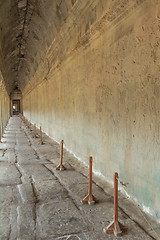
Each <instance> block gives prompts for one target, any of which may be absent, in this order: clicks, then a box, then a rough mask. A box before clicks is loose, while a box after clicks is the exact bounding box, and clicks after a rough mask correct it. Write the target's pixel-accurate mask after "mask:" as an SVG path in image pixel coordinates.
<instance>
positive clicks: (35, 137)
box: [34, 124, 37, 138]
mask: <svg viewBox="0 0 160 240" xmlns="http://www.w3.org/2000/svg"><path fill="white" fill-rule="evenodd" d="M36 137H37V136H36V124H34V138H36Z"/></svg>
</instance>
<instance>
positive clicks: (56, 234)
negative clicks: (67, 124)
mask: <svg viewBox="0 0 160 240" xmlns="http://www.w3.org/2000/svg"><path fill="white" fill-rule="evenodd" d="M43 141H44V143H45V144H44V145H40V144H39V138H33V132H31V131H30V130H29V129H28V128H26V126H25V125H24V123H23V122H22V120H21V119H20V118H19V117H12V118H10V120H9V123H8V125H7V127H6V129H5V133H4V136H3V138H2V143H0V240H6V239H10V240H16V239H18V240H35V239H37V240H51V239H52V240H53V239H55V240H56V239H57V240H58V239H61V240H64V239H65V240H71V239H72V240H76V239H77V240H78V239H81V240H86V239H90V240H101V239H108V240H111V239H119V240H121V239H124V240H134V239H143V240H149V239H158V238H157V235H156V234H155V232H154V231H152V230H151V228H150V226H149V225H148V224H147V223H146V222H145V221H144V219H143V217H142V215H141V214H140V212H139V211H138V210H137V208H136V207H135V205H134V204H133V203H131V202H130V201H129V200H128V199H126V198H125V197H124V196H123V195H122V194H120V197H119V205H120V208H119V219H120V221H121V222H122V223H123V224H124V225H125V226H126V227H127V228H128V231H127V233H125V234H124V235H123V236H121V237H118V238H116V237H114V236H113V234H105V233H103V228H104V227H106V226H107V225H108V224H109V223H110V221H111V220H112V218H113V189H112V188H111V187H110V186H109V185H108V184H107V183H106V182H104V181H103V180H101V179H99V178H98V177H97V176H94V178H93V191H94V195H95V196H96V197H97V198H98V200H99V203H97V204H95V205H92V206H89V205H86V204H82V203H81V199H82V198H83V197H84V196H85V195H86V194H87V191H88V169H87V168H86V167H85V166H83V165H82V164H81V163H80V162H78V161H77V160H76V159H75V158H74V157H73V156H72V155H71V154H70V153H68V152H67V151H64V161H65V166H66V167H67V170H66V171H63V172H60V171H56V170H55V167H56V166H57V165H58V162H59V157H60V154H59V149H60V146H59V145H58V144H57V143H55V142H54V141H53V140H51V139H50V138H49V137H47V136H46V135H43ZM146 217H147V218H148V216H146ZM148 220H149V221H150V222H151V225H152V226H153V227H154V229H155V230H156V231H157V233H160V231H159V229H160V228H159V225H158V224H156V223H155V222H153V221H152V220H151V219H148ZM158 231H159V232H158Z"/></svg>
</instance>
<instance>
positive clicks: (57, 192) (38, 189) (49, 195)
mask: <svg viewBox="0 0 160 240" xmlns="http://www.w3.org/2000/svg"><path fill="white" fill-rule="evenodd" d="M34 186H35V194H36V196H37V200H38V201H39V202H43V203H44V202H63V201H65V200H66V199H67V198H69V196H68V192H67V191H66V189H65V188H64V187H63V186H62V185H61V184H60V183H59V181H57V180H49V181H48V180H46V181H40V182H35V184H34Z"/></svg>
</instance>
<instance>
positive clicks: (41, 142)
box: [40, 126, 43, 145]
mask: <svg viewBox="0 0 160 240" xmlns="http://www.w3.org/2000/svg"><path fill="white" fill-rule="evenodd" d="M40 144H41V145H42V144H43V141H42V127H41V126H40Z"/></svg>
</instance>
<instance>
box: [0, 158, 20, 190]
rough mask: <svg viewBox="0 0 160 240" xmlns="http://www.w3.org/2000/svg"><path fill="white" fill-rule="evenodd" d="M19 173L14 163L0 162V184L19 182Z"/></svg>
mask: <svg viewBox="0 0 160 240" xmlns="http://www.w3.org/2000/svg"><path fill="white" fill-rule="evenodd" d="M20 178H21V174H20V172H19V171H18V170H17V168H16V167H15V165H14V164H9V163H2V162H1V163H0V185H16V184H19V183H21V179H20Z"/></svg>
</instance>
